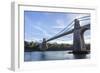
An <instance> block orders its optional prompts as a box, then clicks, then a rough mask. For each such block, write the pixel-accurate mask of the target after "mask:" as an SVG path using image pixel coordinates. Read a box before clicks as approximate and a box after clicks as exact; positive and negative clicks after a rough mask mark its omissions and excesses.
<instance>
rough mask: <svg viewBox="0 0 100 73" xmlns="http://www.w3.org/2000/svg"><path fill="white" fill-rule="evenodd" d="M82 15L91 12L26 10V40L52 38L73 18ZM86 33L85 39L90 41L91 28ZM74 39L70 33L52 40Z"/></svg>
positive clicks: (65, 40) (65, 41)
mask: <svg viewBox="0 0 100 73" xmlns="http://www.w3.org/2000/svg"><path fill="white" fill-rule="evenodd" d="M82 16H89V14H76V13H61V12H60V13H59V12H39V11H24V26H25V29H24V32H25V33H24V35H25V36H24V38H25V41H37V42H41V41H42V39H43V38H46V39H48V38H51V37H53V36H54V35H55V34H57V33H58V32H59V31H61V30H62V29H63V28H65V27H66V26H67V25H68V24H69V23H70V22H71V21H72V20H74V19H75V18H78V17H82ZM89 22H90V20H88V21H81V22H80V24H81V26H82V25H85V24H87V23H89ZM72 28H73V27H72ZM84 35H85V41H86V42H89V41H90V30H88V31H86V32H85V34H84ZM72 40H73V34H69V35H66V36H64V37H61V38H59V39H56V40H53V41H51V42H57V43H72V42H73V41H72Z"/></svg>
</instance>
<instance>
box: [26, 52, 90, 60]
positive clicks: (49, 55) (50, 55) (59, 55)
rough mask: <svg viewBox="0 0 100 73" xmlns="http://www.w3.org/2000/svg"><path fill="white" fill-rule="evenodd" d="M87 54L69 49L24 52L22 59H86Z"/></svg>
mask: <svg viewBox="0 0 100 73" xmlns="http://www.w3.org/2000/svg"><path fill="white" fill-rule="evenodd" d="M88 58H90V54H87V55H74V54H72V53H69V51H45V52H38V51H37V52H25V53H24V61H45V60H72V59H88Z"/></svg>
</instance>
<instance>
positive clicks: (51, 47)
mask: <svg viewBox="0 0 100 73" xmlns="http://www.w3.org/2000/svg"><path fill="white" fill-rule="evenodd" d="M39 44H40V43H39V42H34V41H31V42H28V41H24V51H41V50H40V48H39ZM47 45H48V49H47V51H63V50H72V49H73V45H72V44H66V43H62V44H58V43H56V42H54V43H47ZM86 48H87V49H88V50H90V44H86Z"/></svg>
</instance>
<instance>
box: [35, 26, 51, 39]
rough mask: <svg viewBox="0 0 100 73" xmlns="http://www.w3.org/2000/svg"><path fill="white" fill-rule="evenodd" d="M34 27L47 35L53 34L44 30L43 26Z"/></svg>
mask: <svg viewBox="0 0 100 73" xmlns="http://www.w3.org/2000/svg"><path fill="white" fill-rule="evenodd" d="M34 28H35V29H37V30H39V31H40V32H42V33H43V35H44V36H45V37H51V35H50V34H49V33H48V32H47V31H46V30H44V29H43V28H41V27H39V26H34Z"/></svg>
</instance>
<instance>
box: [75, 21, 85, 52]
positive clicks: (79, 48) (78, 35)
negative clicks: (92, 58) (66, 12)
mask: <svg viewBox="0 0 100 73" xmlns="http://www.w3.org/2000/svg"><path fill="white" fill-rule="evenodd" d="M85 51H86V46H85V42H84V32H83V31H82V30H81V29H80V22H79V20H78V19H75V20H74V33H73V52H85Z"/></svg>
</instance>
